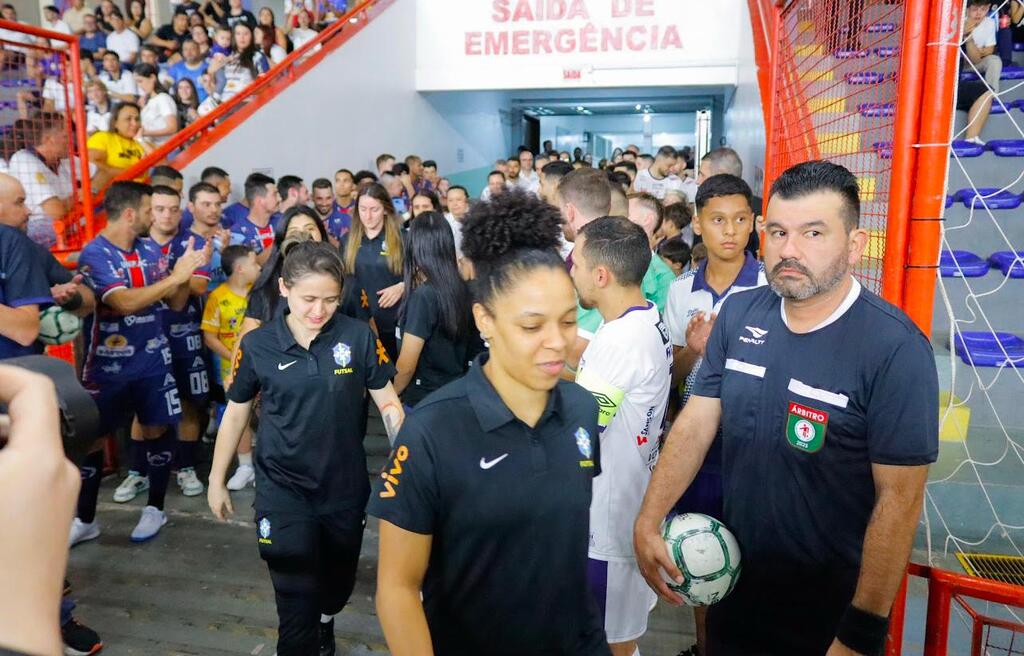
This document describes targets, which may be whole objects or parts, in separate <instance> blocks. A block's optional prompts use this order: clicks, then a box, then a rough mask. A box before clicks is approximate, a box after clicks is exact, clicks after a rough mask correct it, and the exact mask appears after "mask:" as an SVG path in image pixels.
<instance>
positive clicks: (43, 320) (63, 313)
mask: <svg viewBox="0 0 1024 656" xmlns="http://www.w3.org/2000/svg"><path fill="white" fill-rule="evenodd" d="M81 331H82V320H81V319H79V318H78V317H76V316H75V315H74V314H72V313H70V312H68V311H67V310H65V309H64V308H62V307H60V306H58V305H51V306H50V307H48V308H46V309H45V310H43V311H42V312H40V313H39V341H40V342H42V343H43V344H48V345H50V346H56V345H58V344H67V343H68V342H70V341H71V340H73V339H74V338H75V337H78V333H80V332H81Z"/></svg>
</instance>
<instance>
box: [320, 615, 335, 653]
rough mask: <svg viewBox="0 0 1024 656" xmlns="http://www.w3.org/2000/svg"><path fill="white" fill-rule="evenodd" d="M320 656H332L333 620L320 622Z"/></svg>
mask: <svg viewBox="0 0 1024 656" xmlns="http://www.w3.org/2000/svg"><path fill="white" fill-rule="evenodd" d="M320 656H334V618H333V617H332V618H331V621H330V622H320Z"/></svg>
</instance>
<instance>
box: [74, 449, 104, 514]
mask: <svg viewBox="0 0 1024 656" xmlns="http://www.w3.org/2000/svg"><path fill="white" fill-rule="evenodd" d="M78 470H79V471H80V472H81V473H82V488H81V490H80V491H79V492H78V519H79V520H81V521H82V522H84V523H86V524H91V523H92V522H94V521H95V520H96V500H97V499H98V498H99V496H100V480H101V479H102V478H103V452H102V451H97V452H96V453H90V454H89V455H87V456H86V457H85V460H84V461H83V462H82V465H81V466H80V467H79V468H78Z"/></svg>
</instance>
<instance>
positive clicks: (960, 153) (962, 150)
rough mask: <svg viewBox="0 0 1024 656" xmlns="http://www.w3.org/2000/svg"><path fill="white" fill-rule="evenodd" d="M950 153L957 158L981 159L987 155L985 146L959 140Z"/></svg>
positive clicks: (954, 143) (955, 142)
mask: <svg viewBox="0 0 1024 656" xmlns="http://www.w3.org/2000/svg"><path fill="white" fill-rule="evenodd" d="M949 152H950V156H952V155H953V154H956V156H957V157H981V155H983V154H984V153H985V146H981V145H979V144H976V143H971V142H970V141H964V140H963V139H957V140H955V141H954V142H953V145H952V148H951V149H950V151H949Z"/></svg>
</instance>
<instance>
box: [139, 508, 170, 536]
mask: <svg viewBox="0 0 1024 656" xmlns="http://www.w3.org/2000/svg"><path fill="white" fill-rule="evenodd" d="M166 523H167V515H166V514H164V511H162V510H160V509H159V508H156V507H154V506H146V507H145V508H143V509H142V516H141V517H139V523H138V524H136V525H135V528H134V529H133V530H132V542H145V541H146V540H152V539H153V538H155V537H156V534H157V533H159V532H160V529H161V528H163V526H164V524H166Z"/></svg>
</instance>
